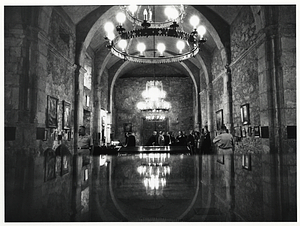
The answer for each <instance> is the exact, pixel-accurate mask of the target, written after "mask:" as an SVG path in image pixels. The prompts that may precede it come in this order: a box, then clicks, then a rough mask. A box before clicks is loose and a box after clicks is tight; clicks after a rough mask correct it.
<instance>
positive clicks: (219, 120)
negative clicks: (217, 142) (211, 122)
mask: <svg viewBox="0 0 300 226" xmlns="http://www.w3.org/2000/svg"><path fill="white" fill-rule="evenodd" d="M223 124H224V118H223V109H221V110H218V111H216V125H217V130H220V129H221V126H222V125H223Z"/></svg>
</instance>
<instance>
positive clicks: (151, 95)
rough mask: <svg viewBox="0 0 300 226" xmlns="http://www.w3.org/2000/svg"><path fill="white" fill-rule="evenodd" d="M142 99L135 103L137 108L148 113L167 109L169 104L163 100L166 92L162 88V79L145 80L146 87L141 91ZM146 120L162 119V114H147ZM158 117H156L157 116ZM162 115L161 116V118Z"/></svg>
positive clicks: (169, 106)
mask: <svg viewBox="0 0 300 226" xmlns="http://www.w3.org/2000/svg"><path fill="white" fill-rule="evenodd" d="M142 96H143V98H144V101H142V102H139V103H138V104H137V108H138V109H139V110H141V111H144V112H148V113H160V112H166V111H169V110H170V108H171V104H170V103H169V102H167V101H165V97H166V92H165V91H164V90H163V84H162V81H157V80H154V81H153V80H152V81H147V83H146V89H145V90H144V91H143V92H142ZM147 116H148V118H146V119H148V120H151V119H153V120H157V119H159V120H164V116H162V115H157V114H152V115H147ZM157 117H158V118H157ZM162 117H163V118H162Z"/></svg>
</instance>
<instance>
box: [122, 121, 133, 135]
mask: <svg viewBox="0 0 300 226" xmlns="http://www.w3.org/2000/svg"><path fill="white" fill-rule="evenodd" d="M123 125H124V132H125V133H127V132H132V123H124V124H123Z"/></svg>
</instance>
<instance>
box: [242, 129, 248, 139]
mask: <svg viewBox="0 0 300 226" xmlns="http://www.w3.org/2000/svg"><path fill="white" fill-rule="evenodd" d="M241 133H242V137H246V136H247V131H246V128H243V127H241Z"/></svg>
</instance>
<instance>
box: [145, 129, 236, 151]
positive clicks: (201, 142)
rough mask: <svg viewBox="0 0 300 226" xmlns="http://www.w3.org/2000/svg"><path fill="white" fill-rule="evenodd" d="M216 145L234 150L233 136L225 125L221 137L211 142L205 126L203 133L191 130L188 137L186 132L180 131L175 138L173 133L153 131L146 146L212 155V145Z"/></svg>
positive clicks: (218, 136) (220, 132)
mask: <svg viewBox="0 0 300 226" xmlns="http://www.w3.org/2000/svg"><path fill="white" fill-rule="evenodd" d="M213 144H215V145H217V146H218V148H220V149H230V148H231V149H232V148H233V144H234V142H233V136H232V135H231V134H230V133H228V129H227V128H226V126H225V125H222V126H221V130H220V131H219V135H217V136H216V137H215V138H214V139H213V140H211V136H210V132H209V130H208V126H204V127H203V128H202V129H201V132H198V131H194V130H190V133H189V134H188V135H186V133H185V131H182V130H180V131H178V135H177V136H174V134H173V133H172V132H163V131H159V132H157V131H153V134H152V136H151V137H150V138H149V140H148V142H147V144H146V146H187V147H188V148H189V149H190V152H191V153H192V154H212V153H213V148H212V145H213Z"/></svg>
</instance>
